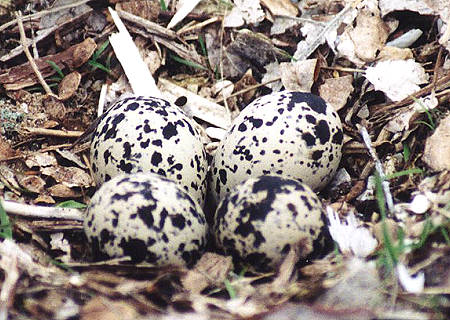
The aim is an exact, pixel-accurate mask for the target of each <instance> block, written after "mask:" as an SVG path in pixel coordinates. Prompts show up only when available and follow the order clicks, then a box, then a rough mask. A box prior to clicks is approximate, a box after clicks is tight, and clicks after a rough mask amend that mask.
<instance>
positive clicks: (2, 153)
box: [0, 136, 16, 160]
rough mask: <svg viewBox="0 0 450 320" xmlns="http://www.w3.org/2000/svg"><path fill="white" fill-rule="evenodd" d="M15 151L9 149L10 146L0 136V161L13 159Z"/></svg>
mask: <svg viewBox="0 0 450 320" xmlns="http://www.w3.org/2000/svg"><path fill="white" fill-rule="evenodd" d="M15 154H16V151H15V150H14V149H13V148H11V145H10V144H9V143H8V141H6V139H5V138H3V136H0V160H3V159H7V158H10V157H13V156H14V155H15Z"/></svg>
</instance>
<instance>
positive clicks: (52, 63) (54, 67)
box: [45, 60, 64, 80]
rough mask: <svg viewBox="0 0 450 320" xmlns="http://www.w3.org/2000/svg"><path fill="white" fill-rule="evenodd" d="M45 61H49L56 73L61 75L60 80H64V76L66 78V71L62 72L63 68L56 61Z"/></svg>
mask: <svg viewBox="0 0 450 320" xmlns="http://www.w3.org/2000/svg"><path fill="white" fill-rule="evenodd" d="M45 62H47V63H48V64H49V65H50V66H51V67H52V68H53V69H54V70H55V71H56V73H58V75H59V76H60V77H61V79H60V80H62V78H64V73H63V72H62V70H61V68H60V67H59V66H58V65H57V64H56V63H55V62H54V61H51V60H45Z"/></svg>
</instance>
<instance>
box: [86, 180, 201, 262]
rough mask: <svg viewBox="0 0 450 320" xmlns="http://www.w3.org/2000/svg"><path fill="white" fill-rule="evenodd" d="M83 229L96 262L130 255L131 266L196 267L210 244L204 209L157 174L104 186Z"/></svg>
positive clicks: (87, 211)
mask: <svg viewBox="0 0 450 320" xmlns="http://www.w3.org/2000/svg"><path fill="white" fill-rule="evenodd" d="M83 226H84V231H85V233H86V236H87V238H88V240H89V243H90V244H91V247H92V252H93V256H94V258H95V259H96V260H101V259H104V258H118V257H125V256H127V257H131V262H132V263H139V262H147V263H152V264H155V265H159V266H161V265H169V264H170V265H187V266H192V265H193V264H194V263H195V262H196V261H197V260H198V259H199V258H200V257H201V255H202V254H203V252H204V250H205V246H206V234H207V224H206V220H205V216H204V213H203V211H202V208H200V206H199V204H198V203H197V202H196V201H195V200H193V199H192V198H191V196H190V195H189V194H188V193H186V192H185V191H184V190H182V189H181V188H180V186H179V185H178V184H176V183H175V182H173V181H172V180H170V179H167V178H164V177H162V176H159V175H157V174H154V173H135V174H122V175H118V176H116V177H114V178H113V179H111V180H109V181H108V182H105V183H104V184H103V185H102V186H101V187H100V188H99V190H97V192H96V193H95V194H94V196H93V197H92V199H91V201H90V203H89V205H88V207H87V210H86V214H85V219H84V223H83Z"/></svg>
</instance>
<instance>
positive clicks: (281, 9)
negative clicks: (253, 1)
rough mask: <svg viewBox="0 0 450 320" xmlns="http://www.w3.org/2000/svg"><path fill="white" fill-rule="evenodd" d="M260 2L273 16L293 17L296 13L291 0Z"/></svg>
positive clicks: (296, 9)
mask: <svg viewBox="0 0 450 320" xmlns="http://www.w3.org/2000/svg"><path fill="white" fill-rule="evenodd" d="M261 4H262V5H263V6H265V7H266V8H267V9H269V11H270V13H272V14H273V15H274V16H277V15H283V16H290V17H295V16H296V15H297V14H298V8H297V7H296V6H295V5H294V4H293V3H292V1H291V0H261Z"/></svg>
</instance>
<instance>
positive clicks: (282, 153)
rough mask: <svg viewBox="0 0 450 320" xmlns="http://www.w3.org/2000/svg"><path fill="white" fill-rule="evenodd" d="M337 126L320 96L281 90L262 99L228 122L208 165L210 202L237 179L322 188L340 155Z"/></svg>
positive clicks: (329, 177)
mask: <svg viewBox="0 0 450 320" xmlns="http://www.w3.org/2000/svg"><path fill="white" fill-rule="evenodd" d="M342 140H343V133H342V124H341V121H340V119H339V116H338V114H337V113H336V112H335V111H334V109H333V108H332V107H331V106H330V105H328V104H327V103H326V102H325V101H324V100H323V99H322V98H320V97H318V96H316V95H313V94H311V93H305V92H289V91H282V92H277V93H273V94H270V95H266V96H262V97H260V98H258V99H256V100H254V101H253V102H252V103H250V104H249V105H248V106H247V107H246V108H244V109H243V110H242V111H241V113H240V114H239V115H238V116H237V117H236V119H234V121H233V124H232V126H231V128H230V130H229V131H228V132H227V134H226V135H225V137H224V138H223V139H222V141H221V142H220V143H219V146H218V148H217V150H216V152H215V155H214V158H213V162H212V164H211V173H210V189H211V194H212V196H213V198H214V200H215V202H216V203H218V202H219V200H220V199H221V198H223V197H224V196H225V195H226V194H227V193H229V192H230V190H231V189H232V188H233V187H234V186H236V185H237V184H239V183H240V182H242V181H245V180H247V179H248V178H251V177H257V176H260V175H267V174H275V175H282V176H287V177H292V178H294V179H298V180H299V181H302V182H304V183H306V184H307V185H309V186H310V187H311V188H312V189H314V190H320V189H322V188H323V187H324V186H325V185H326V184H327V183H328V182H329V181H330V180H331V179H332V177H333V176H334V174H335V173H336V171H337V169H338V166H339V162H340V159H341V157H342Z"/></svg>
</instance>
